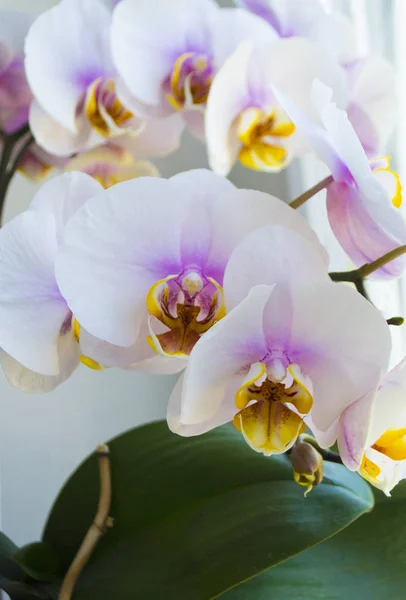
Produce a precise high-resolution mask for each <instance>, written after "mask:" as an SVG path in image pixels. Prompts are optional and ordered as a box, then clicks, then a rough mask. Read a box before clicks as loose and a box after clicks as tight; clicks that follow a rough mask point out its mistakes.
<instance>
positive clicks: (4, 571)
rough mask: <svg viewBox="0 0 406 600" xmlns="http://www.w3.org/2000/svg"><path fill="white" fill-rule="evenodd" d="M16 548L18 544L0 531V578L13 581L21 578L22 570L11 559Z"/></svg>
mask: <svg viewBox="0 0 406 600" xmlns="http://www.w3.org/2000/svg"><path fill="white" fill-rule="evenodd" d="M17 550H18V546H16V545H15V543H14V542H12V541H11V540H10V538H8V537H7V536H6V535H5V534H4V533H2V532H1V531H0V578H2V579H3V578H5V579H12V580H15V581H20V580H21V579H22V578H23V576H24V574H23V571H22V570H21V569H20V567H19V566H18V565H17V564H16V563H15V562H14V560H13V559H12V556H13V554H14V553H15V552H17Z"/></svg>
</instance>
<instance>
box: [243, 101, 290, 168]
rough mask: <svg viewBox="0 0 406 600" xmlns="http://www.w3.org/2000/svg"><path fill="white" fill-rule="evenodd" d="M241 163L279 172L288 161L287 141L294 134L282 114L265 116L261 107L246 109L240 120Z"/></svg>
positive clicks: (273, 113) (272, 112)
mask: <svg viewBox="0 0 406 600" xmlns="http://www.w3.org/2000/svg"><path fill="white" fill-rule="evenodd" d="M236 128H237V136H238V139H239V141H240V142H241V145H242V147H241V150H240V153H239V159H240V162H241V163H242V164H243V165H244V166H246V167H248V168H249V169H253V170H255V171H280V170H281V169H282V168H283V167H284V166H286V164H287V162H288V160H289V158H290V157H289V153H288V151H287V149H286V140H287V138H289V137H290V136H292V135H293V133H294V132H295V126H294V124H293V123H292V122H291V121H289V120H288V119H287V118H286V117H285V115H284V113H283V111H281V110H278V109H273V110H272V111H271V112H270V113H268V114H266V113H264V112H263V111H262V110H261V109H259V108H258V107H249V108H247V109H245V110H244V111H243V112H242V113H241V114H240V116H239V117H238V119H237V124H236Z"/></svg>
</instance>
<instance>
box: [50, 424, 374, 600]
mask: <svg viewBox="0 0 406 600" xmlns="http://www.w3.org/2000/svg"><path fill="white" fill-rule="evenodd" d="M109 445H110V449H111V462H112V473H113V507H112V515H113V516H114V527H113V529H112V530H109V532H108V533H107V534H106V535H105V536H104V537H103V538H102V540H101V541H100V543H99V545H98V547H97V549H96V551H95V553H94V555H93V556H92V558H91V561H90V562H89V564H88V566H87V567H86V568H85V570H84V571H83V573H82V576H81V577H80V579H79V582H78V585H77V587H76V590H75V600H94V598H110V597H111V598H114V600H128V598H130V597H135V596H137V597H139V598H142V600H157V598H165V600H171V599H173V600H175V599H176V600H206V599H209V598H213V597H214V596H216V595H218V594H220V593H222V592H223V591H225V590H226V589H228V588H230V587H231V586H234V585H236V584H238V583H239V582H241V581H243V580H245V579H247V578H249V577H252V576H254V575H256V574H257V573H259V572H261V571H263V570H264V569H267V568H268V567H270V566H272V565H276V564H278V563H279V562H281V561H284V560H286V559H287V558H289V557H291V556H293V555H295V554H297V553H298V552H301V551H303V550H304V549H306V548H308V547H309V546H312V545H314V544H317V543H318V542H320V541H321V540H323V539H325V538H327V537H330V536H332V535H334V534H336V533H337V532H338V531H340V530H341V529H342V528H343V527H346V526H347V525H348V524H349V523H351V522H352V521H353V520H354V519H356V518H357V517H359V516H360V515H361V514H362V513H364V512H365V511H367V510H369V509H370V508H371V507H372V506H373V496H372V493H371V491H370V488H369V486H368V485H367V484H366V483H365V482H364V481H362V480H361V479H360V478H359V477H358V476H357V475H354V474H351V473H349V472H348V471H347V470H346V469H344V468H343V467H340V466H339V465H333V466H332V468H331V469H328V470H327V471H328V472H327V477H326V479H325V482H324V483H323V484H322V485H320V486H319V487H318V488H316V489H315V490H314V491H312V493H311V494H310V497H308V498H304V495H303V489H302V488H300V487H299V486H297V485H296V484H295V483H294V481H293V479H292V470H291V466H290V463H289V460H288V458H286V457H284V456H282V457H274V458H272V459H269V458H265V457H263V456H261V455H259V454H256V453H255V452H253V451H252V450H251V449H250V448H249V447H248V446H247V444H246V443H245V442H244V441H243V439H242V437H241V435H240V434H239V433H238V432H237V431H236V430H235V429H234V428H233V427H231V426H225V427H222V428H219V429H217V430H215V431H212V432H210V433H208V434H206V435H204V436H200V437H196V438H187V439H186V438H181V437H178V436H175V435H173V434H171V433H170V432H169V431H168V429H167V426H166V423H164V422H160V423H153V424H149V425H146V426H144V427H140V428H138V429H134V430H132V431H129V432H127V433H125V434H124V435H122V436H120V437H118V438H116V439H115V440H113V441H112V442H111V443H110V444H109ZM98 493H99V483H98V469H97V459H96V456H95V455H92V456H91V457H90V458H89V459H88V460H87V461H86V462H85V463H84V464H83V465H82V466H81V467H80V468H79V469H78V471H77V472H76V473H74V475H73V476H72V477H71V479H70V480H69V481H68V483H67V484H66V486H65V487H64V489H63V490H62V492H61V494H60V496H59V498H58V499H57V500H56V503H55V505H54V507H53V509H52V512H51V515H50V517H49V520H48V523H47V526H46V529H45V532H44V540H45V541H46V542H48V543H49V544H50V545H51V546H53V548H54V549H55V550H56V551H57V553H58V555H59V557H60V559H61V561H62V564H63V566H64V568H65V569H67V568H68V566H69V564H70V563H71V561H72V559H73V557H74V555H75V554H76V552H77V550H78V548H79V545H80V543H81V541H82V539H83V537H84V535H85V533H86V531H87V529H88V527H89V526H90V524H91V523H92V521H93V518H94V513H95V510H96V506H97V502H98Z"/></svg>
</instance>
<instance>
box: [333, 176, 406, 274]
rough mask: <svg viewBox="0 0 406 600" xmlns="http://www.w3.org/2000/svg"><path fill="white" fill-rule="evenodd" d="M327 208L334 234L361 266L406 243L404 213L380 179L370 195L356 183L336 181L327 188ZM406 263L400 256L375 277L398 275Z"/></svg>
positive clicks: (352, 258)
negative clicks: (353, 184)
mask: <svg viewBox="0 0 406 600" xmlns="http://www.w3.org/2000/svg"><path fill="white" fill-rule="evenodd" d="M372 183H373V184H374V183H375V182H374V181H373V180H372ZM374 196H375V198H374ZM327 211H328V217H329V221H330V225H331V227H332V229H333V232H334V235H335V236H336V238H337V239H338V241H339V242H340V244H341V246H342V247H343V248H344V250H345V251H346V252H347V254H348V255H349V257H350V258H351V260H352V261H353V262H354V264H355V265H357V266H362V265H364V264H366V263H370V262H372V261H374V260H376V259H378V258H380V257H381V256H383V255H384V254H386V253H387V252H390V251H391V250H394V249H395V248H397V247H398V246H401V245H403V244H405V243H406V224H405V223H404V221H403V218H402V216H401V213H400V212H399V211H398V210H397V209H396V208H395V207H394V206H393V205H392V204H391V199H390V197H389V194H387V193H386V191H385V190H384V188H383V187H382V186H381V185H380V184H379V183H378V182H376V185H373V187H372V189H371V193H370V194H369V195H368V196H366V197H365V196H364V195H363V194H361V191H360V190H358V189H356V188H355V187H354V186H349V185H346V184H344V183H332V184H331V185H329V187H328V190H327ZM405 265H406V260H405V258H404V257H400V258H398V259H396V260H394V261H392V262H390V263H388V264H387V265H385V266H384V267H382V268H381V269H379V271H378V272H376V273H375V274H373V276H372V277H378V278H380V279H382V278H393V277H398V276H399V275H401V274H402V273H403V271H404V269H405Z"/></svg>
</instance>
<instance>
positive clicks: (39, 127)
mask: <svg viewBox="0 0 406 600" xmlns="http://www.w3.org/2000/svg"><path fill="white" fill-rule="evenodd" d="M29 123H30V128H31V131H32V134H33V136H34V138H35V141H36V142H37V143H38V144H39V146H41V147H42V148H44V149H45V150H46V151H47V152H49V153H50V154H56V155H57V156H70V155H71V154H74V153H75V152H79V151H81V150H83V148H84V147H85V146H89V139H92V138H91V135H92V132H91V126H90V123H87V122H83V123H82V124H81V126H80V127H78V131H77V133H76V132H75V133H72V132H71V131H69V130H68V129H65V127H63V126H62V125H60V124H59V123H58V122H57V121H55V120H54V119H53V118H52V117H50V115H49V114H48V113H46V112H45V111H44V110H43V109H42V108H41V106H40V105H39V104H38V102H36V100H34V101H33V102H32V104H31V108H30V113H29ZM92 137H95V134H94V135H92ZM97 137H98V136H97ZM99 143H100V141H99Z"/></svg>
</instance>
